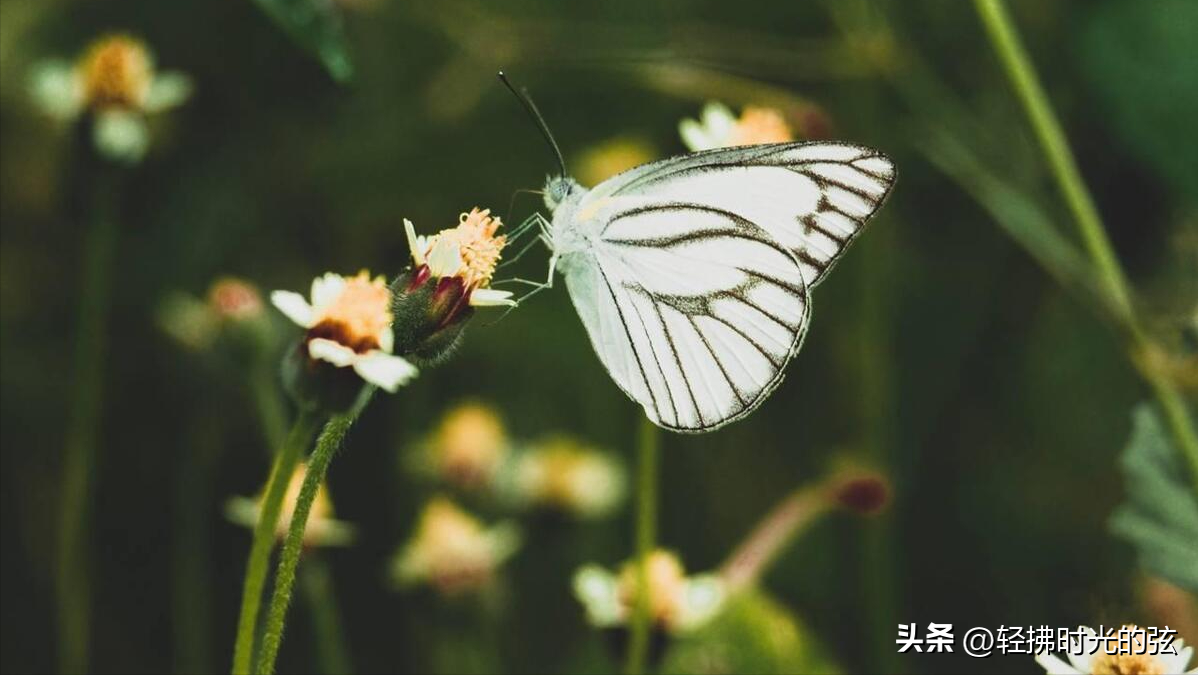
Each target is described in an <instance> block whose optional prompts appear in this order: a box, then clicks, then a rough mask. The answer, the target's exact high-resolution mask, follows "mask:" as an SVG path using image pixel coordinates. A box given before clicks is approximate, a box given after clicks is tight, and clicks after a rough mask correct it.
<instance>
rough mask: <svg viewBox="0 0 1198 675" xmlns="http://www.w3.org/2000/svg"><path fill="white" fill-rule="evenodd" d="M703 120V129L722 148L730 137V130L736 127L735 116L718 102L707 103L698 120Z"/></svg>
mask: <svg viewBox="0 0 1198 675" xmlns="http://www.w3.org/2000/svg"><path fill="white" fill-rule="evenodd" d="M700 119H702V120H703V127H704V128H706V129H707V133H708V134H710V135H711V137H712V139H713V140H715V141H716V143H718V144H719V145H720V146H723V144H724V141H726V140H728V137H729V136H731V135H732V130H733V129H734V128H735V127H736V115H733V114H732V111H731V110H729V109H728V106H726V105H724V104H723V103H720V102H719V101H708V102H707V105H705V106H703V115H702V117H701V118H700Z"/></svg>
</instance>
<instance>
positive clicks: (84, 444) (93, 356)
mask: <svg viewBox="0 0 1198 675" xmlns="http://www.w3.org/2000/svg"><path fill="white" fill-rule="evenodd" d="M97 175H98V176H100V177H104V176H108V177H112V176H113V174H110V173H104V172H103V171H102V170H101V172H100V173H98V174H97ZM93 190H94V192H93V197H92V200H91V211H90V213H89V214H88V215H89V216H90V218H91V226H90V227H89V228H88V232H87V241H86V243H85V246H84V261H83V279H82V282H83V284H82V288H81V290H80V295H79V308H78V318H77V322H76V332H75V380H74V382H73V386H72V394H73V398H72V401H71V409H70V418H69V419H70V423H69V426H68V429H67V435H66V445H65V447H64V456H63V475H62V484H61V488H60V490H61V492H60V494H59V513H58V549H57V552H58V561H57V562H58V565H57V570H56V571H57V576H56V579H55V581H56V590H57V594H58V638H59V639H58V655H59V667H60V670H61V672H64V673H82V672H85V671H86V670H87V663H88V653H89V647H90V638H91V579H90V576H89V564H90V552H89V550H88V548H89V547H88V533H89V532H90V529H91V528H90V511H91V506H92V503H93V501H94V495H93V485H92V476H93V475H94V474H95V467H96V465H97V460H96V455H97V452H98V449H97V445H98V436H99V426H100V410H101V407H102V405H103V382H104V364H105V363H106V362H107V358H106V352H107V350H108V314H109V309H110V304H111V297H110V296H111V285H112V262H113V258H114V256H115V253H116V240H117V217H116V208H117V194H118V192H119V190H117V189H116V185H115V184H113V183H112V181H108V180H97V181H96V184H95V185H94V186H93Z"/></svg>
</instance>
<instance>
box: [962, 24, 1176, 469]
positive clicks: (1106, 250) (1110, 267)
mask: <svg viewBox="0 0 1198 675" xmlns="http://www.w3.org/2000/svg"><path fill="white" fill-rule="evenodd" d="M974 6H975V7H976V9H977V12H978V15H979V16H980V17H981V20H982V23H983V25H985V27H986V32H987V34H988V35H989V37H990V42H991V43H992V44H993V46H994V50H995V52H997V53H998V56H999V59H1000V60H1001V61H1002V64H1003V67H1004V68H1005V69H1006V71H1007V76H1008V77H1010V79H1011V83H1012V85H1013V86H1014V87H1015V91H1016V93H1017V94H1018V96H1019V99H1020V101H1021V102H1022V103H1023V107H1024V109H1025V111H1026V112H1027V115H1028V118H1029V119H1030V121H1031V124H1032V128H1033V130H1034V131H1035V134H1036V138H1037V139H1038V140H1039V142H1040V147H1041V149H1042V150H1043V151H1044V155H1045V157H1047V159H1048V163H1049V166H1050V167H1051V168H1052V172H1053V175H1054V176H1055V178H1056V181H1057V185H1058V186H1059V187H1060V190H1061V193H1062V195H1064V197H1065V202H1066V203H1067V204H1068V206H1069V210H1070V211H1071V212H1072V214H1073V217H1074V220H1076V221H1077V225H1078V229H1079V230H1080V231H1081V236H1082V240H1083V242H1084V243H1085V246H1086V250H1087V251H1088V252H1089V254H1090V258H1091V259H1092V260H1093V261H1094V264H1095V266H1096V267H1097V268H1098V272H1099V274H1100V276H1101V278H1102V281H1103V284H1104V288H1105V290H1106V293H1107V295H1109V296H1110V298H1111V303H1112V305H1113V307H1114V309H1115V311H1116V315H1117V318H1118V319H1119V320H1120V323H1121V324H1122V326H1123V328H1124V329H1125V331H1126V333H1127V337H1128V341H1129V342H1130V346H1131V349H1132V360H1133V362H1135V363H1136V364H1137V366H1139V367H1140V370H1141V372H1142V373H1143V375H1144V378H1145V379H1146V380H1147V381H1148V383H1149V385H1150V386H1151V387H1152V391H1153V394H1154V395H1155V396H1156V398H1157V400H1158V401H1159V402H1160V404H1161V407H1162V408H1164V410H1165V416H1166V420H1167V421H1168V423H1169V427H1170V429H1171V430H1172V432H1173V436H1174V439H1175V440H1176V442H1177V447H1178V449H1179V451H1180V452H1181V453H1182V455H1183V457H1184V458H1185V460H1186V461H1187V462H1188V463H1189V464H1190V469H1191V471H1192V472H1193V474H1194V475H1193V480H1194V484H1195V487H1198V432H1195V429H1194V421H1193V418H1192V417H1191V416H1190V413H1189V412H1188V411H1187V410H1186V406H1185V403H1184V402H1183V401H1182V398H1181V394H1180V393H1178V391H1177V389H1176V388H1175V387H1174V386H1173V383H1172V382H1170V381H1169V380H1168V378H1167V377H1165V376H1164V375H1162V374H1160V373H1158V372H1156V371H1155V370H1154V369H1153V367H1152V366H1151V365H1148V366H1144V365H1143V364H1141V360H1142V359H1141V358H1140V356H1141V355H1142V354H1143V353H1145V352H1146V351H1147V350H1148V349H1150V348H1151V344H1150V341H1149V339H1148V337H1147V336H1146V335H1145V334H1144V332H1143V330H1142V328H1141V327H1140V325H1139V323H1138V321H1137V319H1136V316H1135V312H1134V310H1133V307H1132V302H1131V292H1130V290H1129V287H1128V284H1127V279H1126V278H1125V276H1124V274H1123V268H1122V267H1120V266H1119V260H1118V258H1117V257H1116V256H1115V252H1114V249H1113V247H1112V246H1111V243H1110V240H1109V239H1108V238H1107V235H1106V230H1105V229H1104V228H1103V225H1102V218H1101V217H1100V216H1099V215H1098V209H1097V208H1096V207H1095V206H1094V199H1093V198H1092V197H1091V195H1090V191H1089V190H1088V189H1087V188H1086V184H1085V182H1083V181H1082V178H1081V174H1080V173H1079V172H1078V169H1077V162H1076V161H1075V160H1074V158H1073V152H1072V151H1071V150H1070V148H1069V141H1068V140H1067V139H1066V137H1065V132H1064V130H1063V129H1062V128H1061V124H1060V122H1059V121H1058V120H1057V118H1056V115H1055V114H1054V113H1053V110H1052V106H1051V104H1050V103H1049V102H1048V97H1047V96H1046V95H1045V93H1044V88H1043V87H1042V86H1041V85H1040V81H1039V78H1038V77H1037V75H1036V71H1035V68H1034V67H1033V66H1032V63H1031V59H1029V58H1028V55H1027V51H1026V50H1025V49H1024V47H1023V44H1022V43H1021V42H1020V39H1019V34H1018V33H1017V32H1016V29H1015V26H1014V25H1013V24H1012V22H1011V17H1010V15H1009V14H1008V13H1007V10H1006V6H1005V5H1004V4H1003V3H1002V1H1001V0H974Z"/></svg>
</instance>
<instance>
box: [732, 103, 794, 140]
mask: <svg viewBox="0 0 1198 675" xmlns="http://www.w3.org/2000/svg"><path fill="white" fill-rule="evenodd" d="M793 140H794V132H792V131H791V129H790V125H789V124H787V123H786V119H785V118H783V117H782V113H780V112H778V111H777V110H775V109H773V108H759V107H753V106H750V107H747V108H745V109H744V111H743V112H742V113H741V115H740V119H739V120H737V121H736V126H735V127H733V129H732V133H731V134H730V135H729V137H728V141H727V142H726V143H725V145H727V146H728V147H733V146H739V145H758V144H761V143H786V142H789V141H793Z"/></svg>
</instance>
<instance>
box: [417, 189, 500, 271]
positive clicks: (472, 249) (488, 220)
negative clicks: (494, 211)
mask: <svg viewBox="0 0 1198 675" xmlns="http://www.w3.org/2000/svg"><path fill="white" fill-rule="evenodd" d="M502 225H503V221H501V220H500V219H499V218H497V217H492V216H491V210H490V209H482V210H481V211H480V210H479V209H478V208H473V209H471V210H470V213H463V214H461V216H459V217H458V226H457V227H455V228H452V229H449V230H442V231H441V232H440V233H439V234H437V235H436V237H435V238H440V237H447V238H449V239H451V240H452V241H454V242H456V243H457V245H458V249H459V252H460V255H461V257H462V270H461V272H460V275H461V277H462V280H463V281H464V282H465V283H466V286H467V287H469V288H486V287H487V286H489V285H490V284H491V278H492V277H493V276H494V275H495V266H496V265H498V264H499V258H500V253H501V252H502V251H503V247H504V246H505V245H507V237H505V236H504V235H496V234H495V232H496V231H498V230H499V228H500V227H501V226H502ZM434 243H435V242H434ZM430 248H431V246H430Z"/></svg>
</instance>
